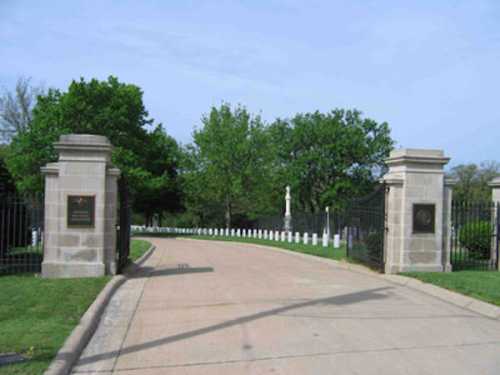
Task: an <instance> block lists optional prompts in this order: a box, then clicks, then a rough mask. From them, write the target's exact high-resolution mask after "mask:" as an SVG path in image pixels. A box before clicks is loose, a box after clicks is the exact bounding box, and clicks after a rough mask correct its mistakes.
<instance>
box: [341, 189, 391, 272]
mask: <svg viewBox="0 0 500 375" xmlns="http://www.w3.org/2000/svg"><path fill="white" fill-rule="evenodd" d="M385 197H386V185H385V184H381V185H380V186H378V187H377V189H376V190H375V191H374V192H373V193H371V194H369V195H368V196H366V197H364V198H361V199H356V200H353V201H351V202H350V204H349V206H348V208H347V211H346V224H347V257H348V258H350V259H352V260H354V261H356V262H360V263H363V264H365V265H367V266H369V267H371V268H373V269H376V270H378V271H380V272H383V270H384V265H385V258H384V248H385V246H384V244H385V234H386V231H387V226H386V221H387V220H386V210H385V200H386V199H385Z"/></svg>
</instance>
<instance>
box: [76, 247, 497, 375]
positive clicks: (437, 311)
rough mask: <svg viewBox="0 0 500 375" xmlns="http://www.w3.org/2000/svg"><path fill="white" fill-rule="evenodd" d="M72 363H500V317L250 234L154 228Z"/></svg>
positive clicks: (144, 370)
mask: <svg viewBox="0 0 500 375" xmlns="http://www.w3.org/2000/svg"><path fill="white" fill-rule="evenodd" d="M151 241H152V242H153V243H154V244H155V245H156V246H157V250H156V251H155V252H154V253H153V255H152V256H151V257H150V258H149V259H148V261H147V262H146V264H145V265H144V267H143V268H142V269H141V270H140V272H139V273H138V274H136V275H135V277H134V278H131V279H130V280H128V281H127V282H126V283H125V284H124V286H122V287H121V288H120V290H119V291H118V293H117V294H116V295H115V296H114V297H113V299H112V301H111V304H110V305H109V307H108V308H107V310H106V312H105V315H104V317H103V319H102V321H101V323H100V325H99V328H98V330H97V332H96V334H95V335H94V337H93V339H92V340H91V342H90V343H89V345H88V346H87V348H86V350H85V351H84V353H83V355H82V357H81V358H80V360H79V363H78V365H77V367H76V368H75V369H74V373H75V374H100V375H103V374H105V375H106V374H126V375H136V374H137V375H139V374H142V375H152V374H166V375H169V374H231V375H234V374H287V375H290V374H321V375H324V374H336V375H341V374H384V375H389V374H397V375H403V374H418V375H423V374H439V375H446V374H452V375H458V374H475V375H476V374H492V375H493V374H495V375H498V374H500V322H499V321H495V320H491V319H488V318H485V317H482V316H480V315H477V314H475V313H473V312H470V311H468V310H463V309H461V308H459V307H456V306H455V305H451V304H448V303H446V302H444V301H441V300H439V299H437V298H434V297H431V296H429V295H426V294H423V293H421V292H418V291H415V290H412V289H409V288H407V287H404V286H399V285H395V284H392V283H390V282H388V281H386V280H384V279H382V278H380V277H377V276H370V275H365V274H360V273H356V272H353V271H348V270H344V269H341V268H339V267H337V266H335V265H332V264H326V263H324V262H318V261H316V260H315V259H309V258H307V259H305V258H302V257H297V256H295V255H293V254H290V253H288V252H281V251H274V250H271V249H266V248H261V247H257V246H253V245H247V244H238V243H230V242H211V241H197V240H181V239H179V240H176V239H152V240H151Z"/></svg>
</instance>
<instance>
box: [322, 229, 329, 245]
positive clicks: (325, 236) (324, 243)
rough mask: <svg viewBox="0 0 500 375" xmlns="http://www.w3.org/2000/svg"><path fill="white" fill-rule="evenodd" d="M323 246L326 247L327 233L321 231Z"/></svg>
mask: <svg viewBox="0 0 500 375" xmlns="http://www.w3.org/2000/svg"><path fill="white" fill-rule="evenodd" d="M323 247H328V235H327V234H326V232H325V233H323Z"/></svg>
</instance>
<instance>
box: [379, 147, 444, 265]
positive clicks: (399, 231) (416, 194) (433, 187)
mask: <svg viewBox="0 0 500 375" xmlns="http://www.w3.org/2000/svg"><path fill="white" fill-rule="evenodd" d="M448 161H449V158H447V157H445V156H444V154H443V151H440V150H420V149H402V150H395V151H393V152H391V154H390V156H389V158H388V159H387V160H386V164H387V166H388V167H389V172H388V173H387V174H386V175H385V176H384V181H385V182H386V184H387V185H388V186H389V192H388V195H387V203H386V204H387V206H386V210H387V227H388V231H387V235H386V241H385V247H386V248H385V272H386V273H398V272H407V271H450V270H451V265H450V228H451V226H450V217H451V215H450V214H451V194H452V190H451V189H452V184H453V182H452V181H447V180H446V179H445V175H444V170H443V168H444V166H445V165H446V164H447V163H448Z"/></svg>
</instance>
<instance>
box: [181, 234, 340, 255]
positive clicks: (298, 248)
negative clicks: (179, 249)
mask: <svg viewBox="0 0 500 375" xmlns="http://www.w3.org/2000/svg"><path fill="white" fill-rule="evenodd" d="M188 238H192V239H197V240H217V241H232V242H243V243H253V244H257V245H266V246H273V247H279V248H280V249H285V250H290V251H295V252H298V253H303V254H310V255H315V256H318V257H322V258H329V259H335V260H344V259H345V258H346V248H345V245H341V247H340V248H339V249H334V248H333V246H331V244H330V246H328V247H323V246H321V244H320V245H318V246H313V245H304V244H303V243H300V244H296V243H288V242H281V241H271V240H262V239H258V238H248V237H221V236H190V237H188Z"/></svg>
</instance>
